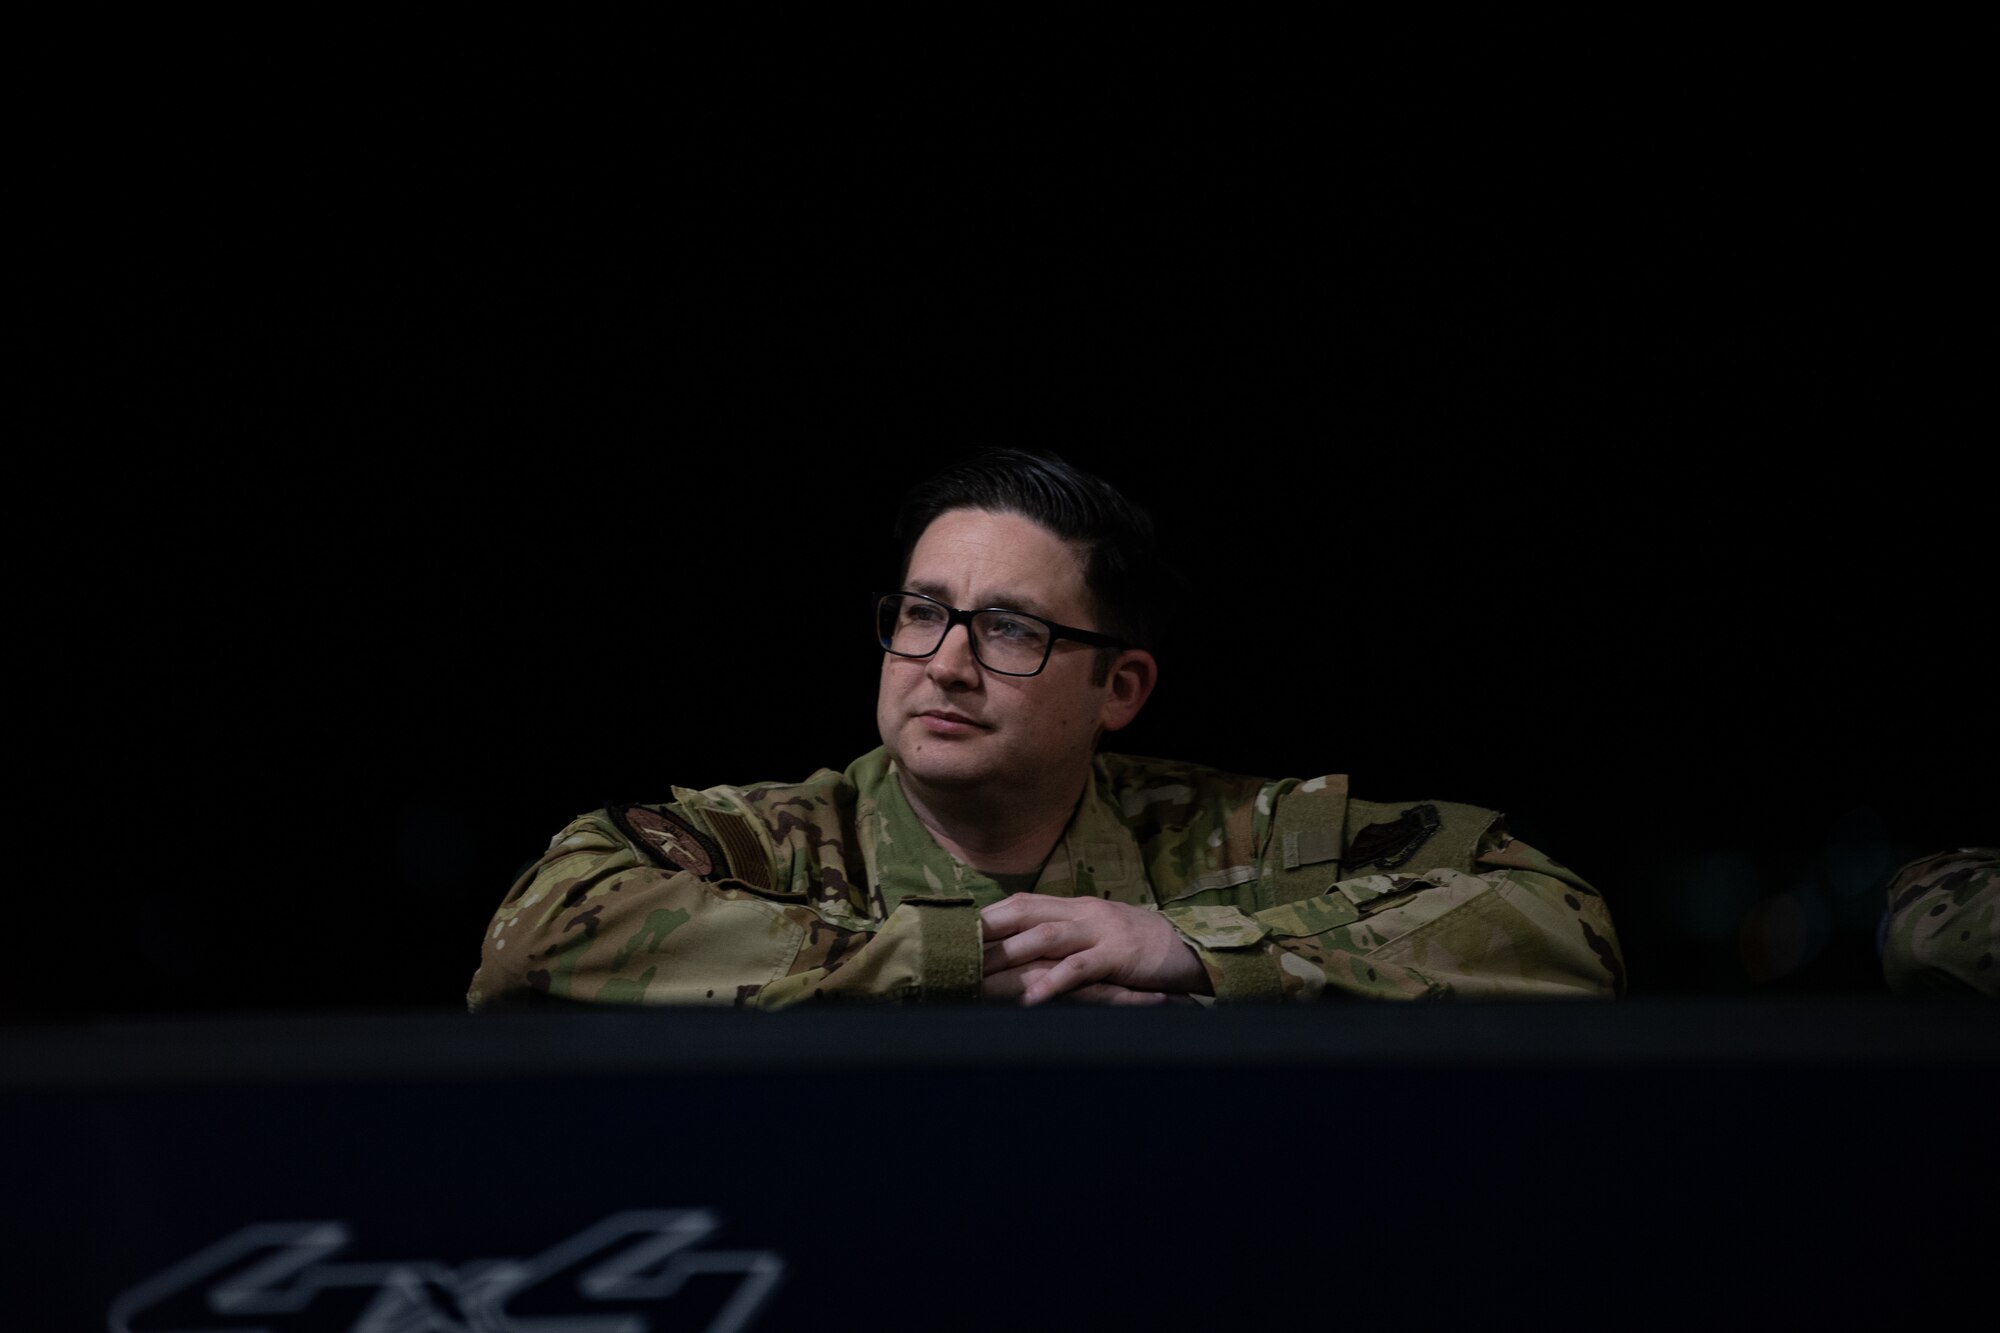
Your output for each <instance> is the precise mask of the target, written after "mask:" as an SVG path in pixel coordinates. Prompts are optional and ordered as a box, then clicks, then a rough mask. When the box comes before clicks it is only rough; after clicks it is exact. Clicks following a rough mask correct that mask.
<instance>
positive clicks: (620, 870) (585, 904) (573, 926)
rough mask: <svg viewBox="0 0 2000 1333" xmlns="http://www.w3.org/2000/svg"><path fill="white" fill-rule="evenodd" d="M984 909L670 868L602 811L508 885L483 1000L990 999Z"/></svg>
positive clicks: (773, 1004)
mask: <svg viewBox="0 0 2000 1333" xmlns="http://www.w3.org/2000/svg"><path fill="white" fill-rule="evenodd" d="M979 982H980V952H979V913H978V909H977V908H976V907H974V906H973V905H972V904H971V903H970V902H969V901H966V902H960V901H951V900H906V901H905V902H904V903H902V904H901V905H899V906H898V907H897V908H896V910H895V911H893V912H891V913H890V914H889V915H888V917H887V918H886V919H885V920H881V921H879V922H877V921H873V920H871V919H868V918H866V917H865V916H859V915H852V914H847V915H840V916H838V917H837V915H836V914H835V913H833V912H830V911H828V910H827V909H826V908H825V907H824V905H819V904H810V903H806V902H803V901H795V900H789V899H788V898H787V896H786V895H782V894H773V893H769V892H759V891H757V890H756V889H755V888H753V887H752V886H751V885H749V884H746V883H743V882H742V881H739V880H732V879H728V878H721V879H704V878H702V877H701V876H699V875H697V874H695V873H693V872H692V871H688V870H669V869H666V868H663V867H661V866H658V865H655V864H654V863H653V862H652V861H650V860H648V859H647V858H646V857H645V856H643V855H642V854H640V852H639V851H637V850H636V849H635V848H634V847H633V846H632V845H631V843H630V842H628V841H627V840H626V839H625V837H624V836H622V835H621V834H620V832H619V830H618V829H617V827H616V825H615V824H613V822H612V821H611V820H610V819H609V818H607V817H606V816H605V815H603V814H602V813H599V814H592V815H585V816H583V817H581V818H579V819H577V820H575V821H574V822H572V823H571V824H570V825H569V826H568V827H567V828H565V829H564V830H563V831H562V832H561V833H559V834H557V835H556V838H555V840H554V841H553V842H551V843H550V845H549V850H548V852H547V853H546V854H545V855H543V857H542V858H541V860H540V861H538V862H537V863H536V864H535V865H534V866H532V867H530V868H529V869H528V870H527V871H526V872H525V873H524V874H523V875H522V876H521V878H520V880H519V881H518V882H517V883H516V884H515V885H514V887H513V888H512V889H511V890H510V891H509V892H508V894H507V897H506V898H505V900H504V901H502V903H501V904H500V908H499V910H498V911H497V912H495V913H494V916H493V920H492V922H491V923H490V924H489V925H488V926H487V929H486V935H485V938H484V940H483V941H482V943H481V948H480V964H479V970H478V971H477V972H476V973H475V974H474V975H473V978H472V985H471V987H470V989H469V990H468V992H467V995H466V1002H467V1005H468V1007H469V1008H471V1009H472V1010H473V1011H474V1012H482V1011H490V1010H494V1009H501V1008H509V1007H517V1006H520V1005H524V1004H531V1003H535V1002H537V1001H540V1000H544V999H550V1000H581V1001H593V1002H599V1003H607V1004H641V1003H645V1004H654V1003H663V1004H664V1003H687V1004H715V1005H736V1006H750V1007H757V1008H780V1007H783V1006H785V1005H789V1004H795V1003H798V1002H799V1001H802V1000H807V999H813V998H824V999H830V1000H837V999H853V1000H876V1001H880V1000H919V999H922V1000H937V999H946V1000H949V999H967V1000H970V999H976V998H977V997H978V994H979Z"/></svg>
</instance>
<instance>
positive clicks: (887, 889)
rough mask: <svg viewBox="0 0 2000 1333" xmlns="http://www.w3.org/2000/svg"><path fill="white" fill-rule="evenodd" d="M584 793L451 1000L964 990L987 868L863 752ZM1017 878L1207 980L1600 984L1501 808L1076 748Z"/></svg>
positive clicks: (1447, 992) (1591, 992)
mask: <svg viewBox="0 0 2000 1333" xmlns="http://www.w3.org/2000/svg"><path fill="white" fill-rule="evenodd" d="M673 794H674V800H673V801H672V802H671V803H667V804H664V805H640V806H630V807H624V808H622V809H621V808H612V809H606V810H600V811H596V812H594V813H591V814H587V815H583V816H581V817H579V818H578V819H576V820H575V821H573V822H572V823H571V824H570V825H569V826H568V827H567V828H565V829H563V831H562V832H560V833H558V834H557V835H556V837H555V838H554V839H553V840H552V841H551V843H550V844H549V849H548V851H547V853H546V854H545V855H544V856H543V857H542V858H541V860H540V861H539V862H537V863H536V864H535V865H534V866H533V867H531V868H530V869H529V870H528V871H527V872H526V873H525V874H524V875H523V876H522V877H521V879H520V880H519V882H517V883H516V884H515V885H514V886H513V888H512V890H511V891H510V892H509V893H508V894H507V897H506V899H505V900H504V901H503V902H502V903H501V905H500V908H499V910H498V912H497V913H496V914H495V915H494V918H493V921H492V923H491V924H490V926H489V927H488V929H487V932H486V937H485V940H484V944H483V947H482V955H481V963H480V967H479V970H478V972H477V974H476V975H475V976H474V977H473V980H472V986H471V989H470V991H469V993H468V996H467V999H468V1002H469V1004H470V1005H471V1007H472V1008H473V1009H475V1010H480V1009H489V1008H494V1007H500V1006H504V1005H507V1004H510V1003H515V1002H520V1001H524V1000H532V999H535V998H538V997H550V998H556V999H571V1000H589V1001H600V1002H606V1003H693V1004H720V1005H745V1006H755V1007H760V1008H779V1007H783V1006H786V1005H790V1004H795V1003H798V1002H800V1001H804V1000H825V1001H833V1000H842V999H850V1000H870V1001H885V1000H901V1001H912V1000H925V1001H929V1000H964V1001H973V1000H977V999H978V998H979V989H980V965H979V959H980V954H979V950H980V936H979V915H978V909H979V908H981V907H984V906H986V905H988V904H990V903H993V902H997V901H998V900H999V899H1000V898H1002V897H1003V896H1005V895H1004V892H1003V890H1002V889H1001V888H1000V886H999V885H998V884H996V883H995V882H994V881H993V880H992V879H991V878H989V877H987V876H985V875H983V874H981V873H979V872H978V871H976V870H973V869H971V868H970V867H967V866H965V865H962V864H960V863H959V862H958V861H956V860H954V859H953V858H952V857H951V856H950V855H949V854H948V853H946V852H945V851H944V850H943V849H942V848H940V847H939V846H938V845H937V844H936V843H935V842H934V841H933V840H932V839H931V837H930V835H929V834H928V832H927V831H926V830H925V829H924V826H923V824H922V823H921V822H920V821H919V819H918V818H917V816H916V814H915V812H914V811H912V810H911V808H910V806H909V804H908V802H907V801H905V800H904V799H903V795H902V789H901V787H900V785H899V784H898V782H897V781H896V778H895V771H894V765H893V762H892V761H891V760H890V759H889V758H888V756H887V754H886V753H885V752H884V751H882V750H880V749H877V750H875V751H873V752H871V753H869V754H867V755H864V756H863V757H862V758H860V759H858V760H856V761H855V762H854V763H853V764H852V765H850V766H849V767H848V769H847V770H846V772H845V773H834V772H832V771H830V770H826V769H822V770H820V771H819V772H818V773H815V774H814V775H813V776H812V777H810V778H808V779H807V780H806V781H805V782H802V783H792V784H777V783H764V784H759V785H756V786H750V787H729V786H720V787H710V788H708V789H706V790H703V791H694V790H690V789H686V788H680V787H676V788H674V789H673ZM1034 891H1035V892H1037V893H1048V894H1057V895H1063V896H1077V895H1094V896H1097V897H1102V898H1107V899H1111V900H1113V901H1117V902H1124V903H1130V904H1133V905H1136V906H1141V907H1147V908H1153V909H1157V910H1159V911H1162V912H1164V913H1165V914H1166V916H1167V919H1168V920H1169V921H1171V922H1172V923H1173V924H1174V926H1175V927H1176V928H1177V929H1178V930H1179V931H1180V932H1181V934H1182V936H1183V937H1184V938H1186V939H1187V940H1188V941H1189V943H1190V944H1192V945H1193V946H1194V948H1195V951H1196V953H1197V954H1198V955H1199V956H1200V958H1201V960H1202V963H1203V965H1204V967H1206V969H1207V970H1208V973H1209V978H1210V981H1211V982H1212V984H1213V987H1214V990H1215V996H1216V999H1218V1000H1221V1001H1230V1000H1249V999H1265V1000H1309V999H1317V998H1321V997H1334V996H1371V997H1383V998H1419V997H1441V996H1453V995H1459V996H1479V995H1492V996H1603V995H1611V994H1615V993H1618V992H1620V991H1622V990H1623V989H1624V985H1625V970H1624V963H1623V959H1622V956H1621V954H1620V952H1619V947H1618V939H1617V934H1616V932H1615V930H1614V929H1613V927H1612V924H1611V917H1610V912H1609V910H1608V909H1607V908H1606V906H1605V903H1604V900H1603V898H1602V897H1600V896H1599V895H1598V893H1597V891H1596V890H1595V889H1593V888H1592V887H1591V886H1590V885H1589V884H1588V883H1586V882H1585V881H1584V880H1583V879H1582V878H1581V877H1580V876H1578V875H1577V874H1576V873H1575V872H1573V871H1571V870H1569V869H1567V868H1566V867H1564V866H1562V865H1560V864H1558V863H1557V862H1555V861H1552V860H1550V859H1549V858H1548V857H1546V856H1544V855H1542V854H1541V853H1540V852H1538V851H1536V850H1534V849H1533V848H1531V847H1529V846H1527V845H1526V844H1525V843H1522V842H1520V841H1519V840H1517V839H1515V838H1512V837H1510V836H1509V835H1508V833H1507V831H1506V827H1505V824H1504V822H1503V821H1502V819H1501V818H1500V816H1498V815H1497V814H1495V813H1494V812H1492V811H1490V810H1482V809H1479V808H1478V807H1474V806H1465V805H1456V804H1452V803H1449V802H1442V801H1426V802H1407V803H1402V804H1377V803H1370V802H1365V801H1358V800H1352V799H1350V798H1349V797H1348V795H1347V784H1346V780H1345V779H1344V778H1340V777H1326V778H1315V779H1312V780H1310V781H1307V782H1298V781H1296V780H1293V779H1281V780H1276V781H1272V780H1267V779H1261V778H1249V777H1240V776H1235V775H1231V774H1227V773H1222V772H1218V771H1216V770H1213V769H1208V768H1201V767H1198V766H1195V765H1191V764H1183V763H1174V762H1168V761H1163V760H1155V759H1137V758H1130V757H1126V756H1120V755H1100V756H1099V757H1098V758H1097V760H1096V761H1095V765H1094V769H1093V776H1092V783H1091V786H1090V788H1089V789H1088V790H1087V791H1086V792H1085V794H1084V797H1083V800H1082V801H1081V803H1080V804H1079V806H1078V809H1077V813H1076V815H1075V817H1074V818H1073V819H1072V820H1071V822H1070V825H1069V828H1068V829H1067V830H1066V831H1065V832H1064V834H1063V837H1062V839H1061V840H1060V841H1059V842H1058V844H1057V846H1056V848H1055V850H1054V851H1053V852H1052V853H1051V855H1050V857H1049V860H1048V863H1047V864H1046V865H1045V866H1044V867H1043V869H1042V872H1041V875H1040V877H1039V878H1038V879H1037V881H1036V883H1035V889H1034Z"/></svg>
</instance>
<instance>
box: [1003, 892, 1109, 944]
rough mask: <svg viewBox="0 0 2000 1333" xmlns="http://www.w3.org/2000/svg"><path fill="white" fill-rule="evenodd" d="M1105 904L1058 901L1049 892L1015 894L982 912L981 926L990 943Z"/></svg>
mask: <svg viewBox="0 0 2000 1333" xmlns="http://www.w3.org/2000/svg"><path fill="white" fill-rule="evenodd" d="M1101 905H1102V904H1101V903H1100V902H1099V901H1098V900H1097V899H1093V898H1057V897H1052V896H1051V895H1049V894H1046V893H1015V894H1010V895H1008V896H1007V897H1005V898H1002V899H1001V900H1000V901H999V902H997V903H994V904H993V905H992V906H991V907H982V908H980V909H979V926H980V929H981V930H982V931H983V932H984V933H985V935H986V938H987V939H989V940H997V939H1005V938H1007V937H1008V936H1009V935H1018V934H1019V933H1021V932H1022V931H1024V930H1027V929H1028V928H1030V927H1031V926H1038V925H1041V924H1042V923H1043V922H1045V921H1071V920H1075V919H1076V917H1077V916H1078V914H1079V913H1080V912H1089V911H1091V910H1092V909H1093V908H1096V907H1098V906H1101Z"/></svg>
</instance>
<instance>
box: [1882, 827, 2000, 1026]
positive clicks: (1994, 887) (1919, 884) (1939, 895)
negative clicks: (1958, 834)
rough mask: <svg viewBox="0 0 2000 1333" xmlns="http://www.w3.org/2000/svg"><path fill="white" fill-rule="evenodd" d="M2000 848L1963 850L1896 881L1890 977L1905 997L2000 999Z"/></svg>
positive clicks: (1928, 861) (1887, 955)
mask: <svg viewBox="0 0 2000 1333" xmlns="http://www.w3.org/2000/svg"><path fill="white" fill-rule="evenodd" d="M1996 927H2000V847H1961V848H1958V849H1957V850H1955V851H1948V852H1935V853H1933V854H1932V855H1930V856H1926V857H1921V858H1919V859H1918V860H1915V861H1912V862H1910V864H1908V865H1906V866H1904V867H1903V868H1902V869H1901V870H1899V871H1897V872H1896V874H1895V877H1894V878H1893V879H1891V880H1890V881H1889V906H1888V911H1887V912H1886V913H1885V915H1884V916H1883V918H1882V941H1881V943H1882V975H1883V976H1884V978H1885V979H1887V981H1888V983H1889V989H1891V990H1893V991H1896V992H1897V993H1899V994H1902V995H1972V994H1979V995H1986V996H1990V997H1992V998H1994V999H2000V967H1995V966H1994V963H1993V945H1994V934H1995V930H1996Z"/></svg>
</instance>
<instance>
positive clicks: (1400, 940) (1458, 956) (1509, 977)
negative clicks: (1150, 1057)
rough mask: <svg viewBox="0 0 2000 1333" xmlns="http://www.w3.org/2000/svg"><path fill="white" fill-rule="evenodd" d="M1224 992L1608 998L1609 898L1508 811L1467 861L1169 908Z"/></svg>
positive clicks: (1617, 981) (1615, 954)
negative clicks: (1305, 891)
mask: <svg viewBox="0 0 2000 1333" xmlns="http://www.w3.org/2000/svg"><path fill="white" fill-rule="evenodd" d="M1167 915H1168V917H1169V918H1170V919H1172V920H1173V921H1174V924H1175V926H1176V927H1177V928H1178V929H1179V930H1180V931H1181V933H1182V935H1183V936H1184V937H1185V938H1186V939H1187V940H1188V941H1189V943H1191V944H1192V945H1193V946H1194V948H1195V952H1196V953H1197V954H1198V955H1200V957H1201V961H1202V965H1203V966H1204V967H1205V968H1207V970H1208V974H1209V980H1210V982H1211V984H1212V985H1213V986H1214V989H1215V994H1216V998H1217V999H1219V1000H1245V999H1249V1000H1270V1001H1277V1000H1314V999H1320V998H1322V997H1329V998H1330V997H1334V996H1342V995H1347V996H1367V997H1377V998H1391V999H1423V998H1444V997H1449V996H1468V997H1470V996H1492V997H1516V998H1534V997H1558V996H1563V997H1582V996H1611V995H1616V994H1619V993H1621V992H1622V991H1623V990H1624V988H1625V965H1624V960H1623V957H1622V956H1621V954H1620V953H1619V948H1618V936H1617V932H1616V931H1615V930H1614V929H1613V928H1612V924H1611V914H1610V911H1609V909H1608V908H1607V907H1606V906H1605V903H1604V899H1603V898H1602V897H1601V896H1600V895H1599V894H1598V893H1597V891H1596V890H1595V889H1593V888H1592V887H1591V886H1590V885H1589V884H1587V883H1585V882H1584V880H1583V879H1582V878H1581V877H1580V876H1578V875H1577V874H1576V873H1575V872H1574V871H1571V870H1569V869H1568V868H1567V867H1564V866H1562V865H1560V864H1558V863H1557V862H1555V861H1553V860H1551V859H1549V858H1548V857H1546V856H1544V855H1543V854H1542V853H1540V852H1538V851H1536V850H1535V849H1534V848H1532V847H1530V846H1528V845H1527V844H1526V843H1523V842H1521V841H1519V840H1518V839H1515V838H1512V837H1510V836H1508V834H1507V832H1506V828H1505V826H1504V824H1502V823H1501V822H1499V821H1498V820H1497V819H1496V820H1495V821H1494V823H1493V825H1492V827H1491V828H1489V829H1488V830H1487V831H1486V832H1485V833H1484V834H1483V835H1482V836H1481V837H1480V839H1479V841H1478V844H1477V853H1476V856H1475V857H1474V858H1473V860H1472V862H1471V864H1470V865H1469V866H1464V867H1453V866H1439V867H1435V868H1433V869H1429V870H1422V871H1414V872H1412V873H1406V874H1379V875H1363V876H1358V877H1354V878H1348V879H1342V880H1340V881H1338V882H1336V883H1334V884H1333V885H1332V886H1331V887H1329V888H1328V889H1327V890H1326V891H1325V892H1324V893H1321V894H1317V895H1314V896H1311V897H1306V898H1302V899H1299V900H1298V901H1295V902H1290V903H1285V904H1282V905H1280V906H1277V907H1270V908H1266V909H1264V910H1262V911H1255V912H1246V911H1243V910H1241V909H1239V908H1234V907H1186V908H1178V909H1169V910H1168V913H1167Z"/></svg>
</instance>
